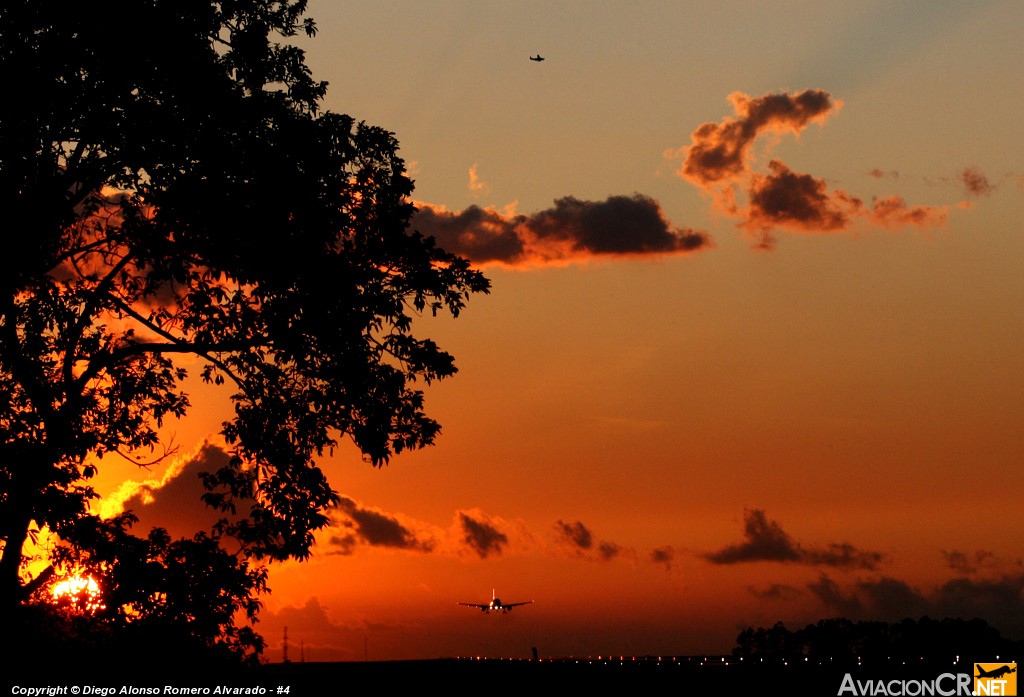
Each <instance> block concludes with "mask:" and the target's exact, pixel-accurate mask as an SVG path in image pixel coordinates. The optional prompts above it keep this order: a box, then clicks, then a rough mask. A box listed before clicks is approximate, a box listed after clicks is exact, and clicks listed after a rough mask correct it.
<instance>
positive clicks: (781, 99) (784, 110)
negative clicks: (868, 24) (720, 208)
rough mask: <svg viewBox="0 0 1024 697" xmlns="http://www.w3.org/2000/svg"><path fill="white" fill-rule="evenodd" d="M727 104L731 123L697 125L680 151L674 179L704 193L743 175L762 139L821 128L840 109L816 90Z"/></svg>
mask: <svg viewBox="0 0 1024 697" xmlns="http://www.w3.org/2000/svg"><path fill="white" fill-rule="evenodd" d="M729 101H730V102H732V107H733V111H734V112H735V114H736V118H725V119H723V120H722V121H721V122H720V123H712V122H709V123H705V124H702V125H700V126H699V127H697V130H695V131H694V132H693V133H692V134H691V136H690V140H691V144H690V146H689V147H687V148H684V149H683V151H682V152H683V153H684V154H685V158H686V159H685V161H684V162H683V166H682V168H681V169H680V170H679V174H680V175H681V176H683V177H685V178H687V179H689V180H690V181H691V182H693V183H694V184H696V185H698V186H701V187H704V188H709V187H712V186H714V185H716V184H718V183H721V182H728V181H730V180H732V179H735V178H736V177H738V176H740V175H742V174H744V173H746V172H747V171H749V167H750V164H749V160H750V149H751V146H752V145H753V143H754V141H755V140H756V139H757V137H758V136H759V135H761V134H762V133H767V132H776V133H784V132H786V131H789V132H791V133H793V134H797V135H798V134H799V133H800V131H802V130H804V129H805V128H807V126H808V125H810V124H812V123H823V122H824V121H825V119H827V118H828V117H829V116H830V115H831V114H833V113H835V112H836V111H838V110H839V109H840V107H841V106H842V102H841V101H838V100H833V99H832V97H831V95H829V94H828V92H823V91H822V90H804V91H803V92H800V93H798V94H784V93H776V94H766V95H764V96H761V97H750V96H749V95H746V94H743V93H742V92H733V93H732V94H730V95H729Z"/></svg>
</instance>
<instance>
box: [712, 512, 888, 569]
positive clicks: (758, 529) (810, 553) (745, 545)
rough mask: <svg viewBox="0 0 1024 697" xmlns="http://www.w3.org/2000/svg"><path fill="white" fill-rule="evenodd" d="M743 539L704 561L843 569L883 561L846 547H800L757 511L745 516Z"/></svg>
mask: <svg viewBox="0 0 1024 697" xmlns="http://www.w3.org/2000/svg"><path fill="white" fill-rule="evenodd" d="M743 536H744V538H746V539H745V541H744V542H742V543H740V544H735V545H729V546H727V547H723V548H722V549H720V550H718V551H717V552H708V553H707V554H705V555H704V558H705V559H707V560H708V561H710V562H713V563H715V564H739V563H743V562H755V561H777V562H795V563H800V564H809V565H812V566H831V567H836V568H845V569H854V568H859V569H874V568H876V567H877V566H878V565H879V564H880V563H881V562H882V561H883V559H884V557H883V555H881V554H880V553H878V552H865V551H863V550H859V549H857V548H856V547H854V546H853V545H850V544H845V543H844V544H830V545H829V546H828V547H825V548H815V547H803V546H802V545H800V544H798V543H797V542H796V541H794V540H793V538H792V537H790V536H789V535H788V534H787V533H786V532H785V531H784V530H783V529H782V527H781V526H779V524H778V523H776V522H775V521H772V520H768V518H767V516H765V513H764V511H763V510H761V509H758V508H754V509H749V510H747V511H745V512H744V525H743Z"/></svg>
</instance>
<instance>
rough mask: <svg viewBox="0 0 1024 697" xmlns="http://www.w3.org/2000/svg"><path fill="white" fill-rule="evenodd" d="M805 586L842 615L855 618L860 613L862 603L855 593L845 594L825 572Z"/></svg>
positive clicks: (828, 606)
mask: <svg viewBox="0 0 1024 697" xmlns="http://www.w3.org/2000/svg"><path fill="white" fill-rule="evenodd" d="M807 588H808V589H809V590H810V591H811V593H813V594H814V595H815V596H817V597H818V599H819V600H820V601H821V602H822V604H824V605H825V607H826V608H828V609H829V611H830V612H834V613H836V614H838V615H841V616H843V617H849V618H856V617H858V616H859V615H860V614H861V611H862V610H863V605H862V604H861V602H860V600H858V599H857V597H856V596H855V595H852V594H850V595H847V594H844V593H843V592H842V590H840V588H839V584H837V583H836V582H835V581H833V580H832V579H830V578H829V577H828V576H826V575H825V574H822V575H821V577H820V578H819V579H818V580H817V581H815V582H814V583H808V584H807Z"/></svg>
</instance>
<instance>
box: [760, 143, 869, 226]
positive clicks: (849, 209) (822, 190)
mask: <svg viewBox="0 0 1024 697" xmlns="http://www.w3.org/2000/svg"><path fill="white" fill-rule="evenodd" d="M768 168H769V169H770V170H771V174H767V175H765V174H754V175H753V178H752V180H751V184H750V191H749V194H750V199H749V200H750V207H749V210H748V213H747V222H746V223H745V224H744V226H745V227H747V228H748V229H753V230H769V229H772V228H777V227H779V228H788V229H791V230H803V231H808V232H832V231H837V230H844V229H846V227H847V226H848V225H849V224H850V217H851V216H852V215H855V214H856V213H857V211H858V210H859V209H860V207H861V202H860V200H859V199H856V198H853V197H851V196H848V195H847V194H846V193H845V192H843V191H840V190H838V189H837V190H835V191H832V192H830V191H829V190H828V186H827V185H826V184H825V182H824V180H822V179H817V178H815V177H812V176H811V175H809V174H800V173H799V172H794V171H793V170H791V169H790V168H789V167H787V166H786V165H785V164H783V163H782V162H780V161H779V160H772V161H771V162H769V163H768Z"/></svg>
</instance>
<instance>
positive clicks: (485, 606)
mask: <svg viewBox="0 0 1024 697" xmlns="http://www.w3.org/2000/svg"><path fill="white" fill-rule="evenodd" d="M532 602H533V601H532V600H527V601H526V602H523V603H503V602H501V600H499V599H498V597H497V596H495V595H494V589H493V588H492V589H491V602H489V603H459V605H465V606H466V607H478V608H480V609H481V610H483V611H484V612H485V613H487V614H488V615H489V614H491V610H493V611H495V612H499V611H500V612H501V613H502V614H504V613H506V612H511V611H512V608H514V607H516V606H518V605H529V604H530V603H532Z"/></svg>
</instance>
